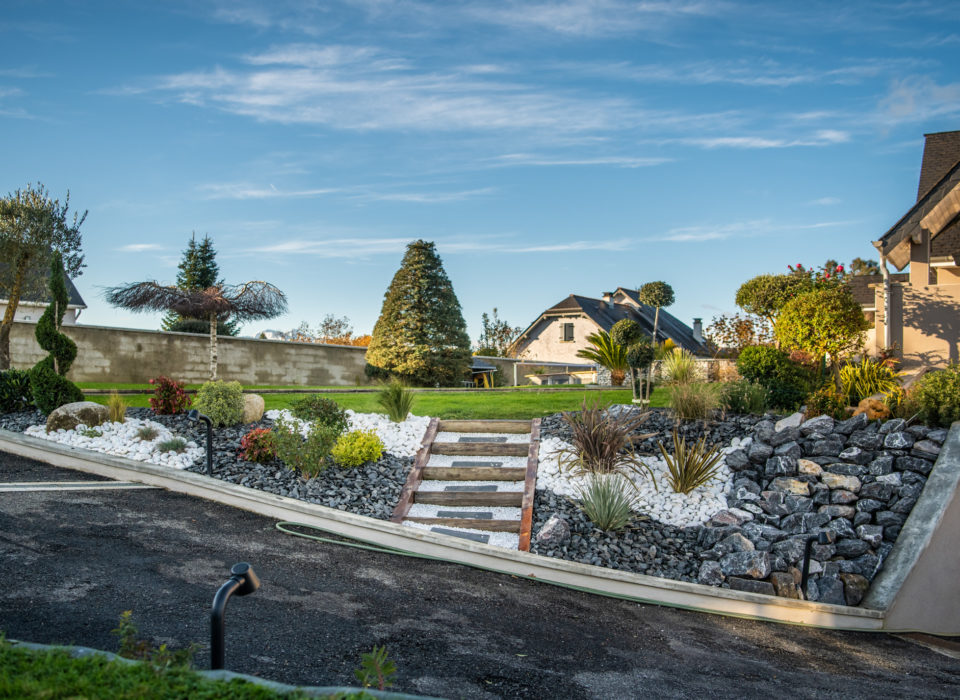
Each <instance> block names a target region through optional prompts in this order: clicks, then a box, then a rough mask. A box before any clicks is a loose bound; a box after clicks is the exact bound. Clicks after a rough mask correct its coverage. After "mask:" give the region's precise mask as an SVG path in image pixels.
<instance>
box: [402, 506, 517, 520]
mask: <svg viewBox="0 0 960 700" xmlns="http://www.w3.org/2000/svg"><path fill="white" fill-rule="evenodd" d="M441 511H442V512H445V513H449V512H451V511H452V512H457V513H490V514H492V515H493V519H494V520H519V519H520V509H519V508H505V507H503V506H498V507H490V506H434V505H430V504H428V503H414V504H413V505H412V506H410V512H409V513H407V517H408V518H439V517H440V516H439V515H438V513H440V512H441ZM443 517H445V518H446V517H451V516H446V515H445V516H443ZM482 522H484V521H483V520H477V525H480V524H481V523H482Z"/></svg>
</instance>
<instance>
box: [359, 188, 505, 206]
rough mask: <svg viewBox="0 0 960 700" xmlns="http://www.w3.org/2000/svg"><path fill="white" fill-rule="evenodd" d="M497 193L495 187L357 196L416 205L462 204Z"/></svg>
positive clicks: (367, 193) (365, 198) (376, 193)
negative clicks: (465, 201)
mask: <svg viewBox="0 0 960 700" xmlns="http://www.w3.org/2000/svg"><path fill="white" fill-rule="evenodd" d="M493 192H496V189H495V188H493V187H480V188H477V189H473V190H461V191H458V192H365V193H363V194H358V195H355V198H356V199H361V200H364V201H376V202H412V203H416V204H442V203H444V202H460V201H463V200H465V199H473V198H474V197H482V196H484V195H488V194H492V193H493Z"/></svg>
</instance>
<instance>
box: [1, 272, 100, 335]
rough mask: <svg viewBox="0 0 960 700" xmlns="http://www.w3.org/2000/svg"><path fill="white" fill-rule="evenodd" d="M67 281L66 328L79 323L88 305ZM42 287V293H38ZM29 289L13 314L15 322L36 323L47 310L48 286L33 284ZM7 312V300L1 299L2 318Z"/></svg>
mask: <svg viewBox="0 0 960 700" xmlns="http://www.w3.org/2000/svg"><path fill="white" fill-rule="evenodd" d="M34 279H35V278H34ZM65 281H66V283H67V296H68V303H67V311H66V313H65V314H64V315H63V324H64V325H65V326H72V325H74V324H75V323H76V322H77V319H78V318H79V317H80V312H81V311H83V309H85V308H87V305H86V303H85V302H84V301H83V297H81V296H80V292H78V291H77V288H76V287H75V286H74V284H73V281H72V280H71V279H70V278H69V277H67V278H66V279H65ZM41 286H42V291H40V292H38V291H36V290H37V289H38V288H40V287H41ZM28 287H30V289H28V291H27V292H25V293H24V294H23V295H22V296H21V297H20V303H19V304H17V310H16V312H15V313H14V314H13V320H14V321H26V322H28V323H36V322H37V321H39V320H40V317H41V316H42V315H43V311H44V309H46V308H47V302H48V294H49V292H48V291H47V288H46V286H43V285H40V284H32V285H28ZM0 291H2V290H0ZM6 312H7V300H6V299H3V298H0V318H3V316H4V314H6Z"/></svg>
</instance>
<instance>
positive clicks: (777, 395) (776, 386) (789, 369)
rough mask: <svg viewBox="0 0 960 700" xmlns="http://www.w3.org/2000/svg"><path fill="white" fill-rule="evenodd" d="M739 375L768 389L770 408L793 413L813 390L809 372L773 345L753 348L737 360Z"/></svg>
mask: <svg viewBox="0 0 960 700" xmlns="http://www.w3.org/2000/svg"><path fill="white" fill-rule="evenodd" d="M737 371H738V372H739V373H740V376H741V377H743V378H744V379H746V380H749V381H751V382H756V383H757V384H760V385H761V386H763V387H764V388H765V389H766V390H767V405H769V406H770V408H774V409H780V410H793V409H794V408H796V407H797V406H799V405H800V402H802V401H803V399H804V397H805V396H806V395H807V394H808V393H809V391H810V386H809V384H810V380H809V378H808V376H807V373H806V371H805V370H804V369H803V367H801V366H800V365H799V364H797V363H796V362H793V361H792V360H791V359H790V357H789V356H788V355H787V354H786V353H784V352H782V351H780V350H778V349H777V348H775V347H773V346H770V345H751V346H749V347H746V348H744V349H743V350H742V351H741V352H740V356H739V357H738V358H737Z"/></svg>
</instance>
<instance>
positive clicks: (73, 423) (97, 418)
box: [47, 401, 110, 433]
mask: <svg viewBox="0 0 960 700" xmlns="http://www.w3.org/2000/svg"><path fill="white" fill-rule="evenodd" d="M109 418H110V411H109V410H108V409H107V407H106V406H101V405H100V404H98V403H94V402H93V401H76V402H75V403H68V404H64V405H63V406H61V407H60V408H56V409H54V410H53V411H52V412H51V413H50V415H49V416H47V432H48V433H50V432H53V431H55V430H73V429H74V428H76V427H77V426H78V425H80V424H81V423H83V424H84V425H85V426H87V427H93V426H96V425H101V424H102V423H106V422H107V419H109Z"/></svg>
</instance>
